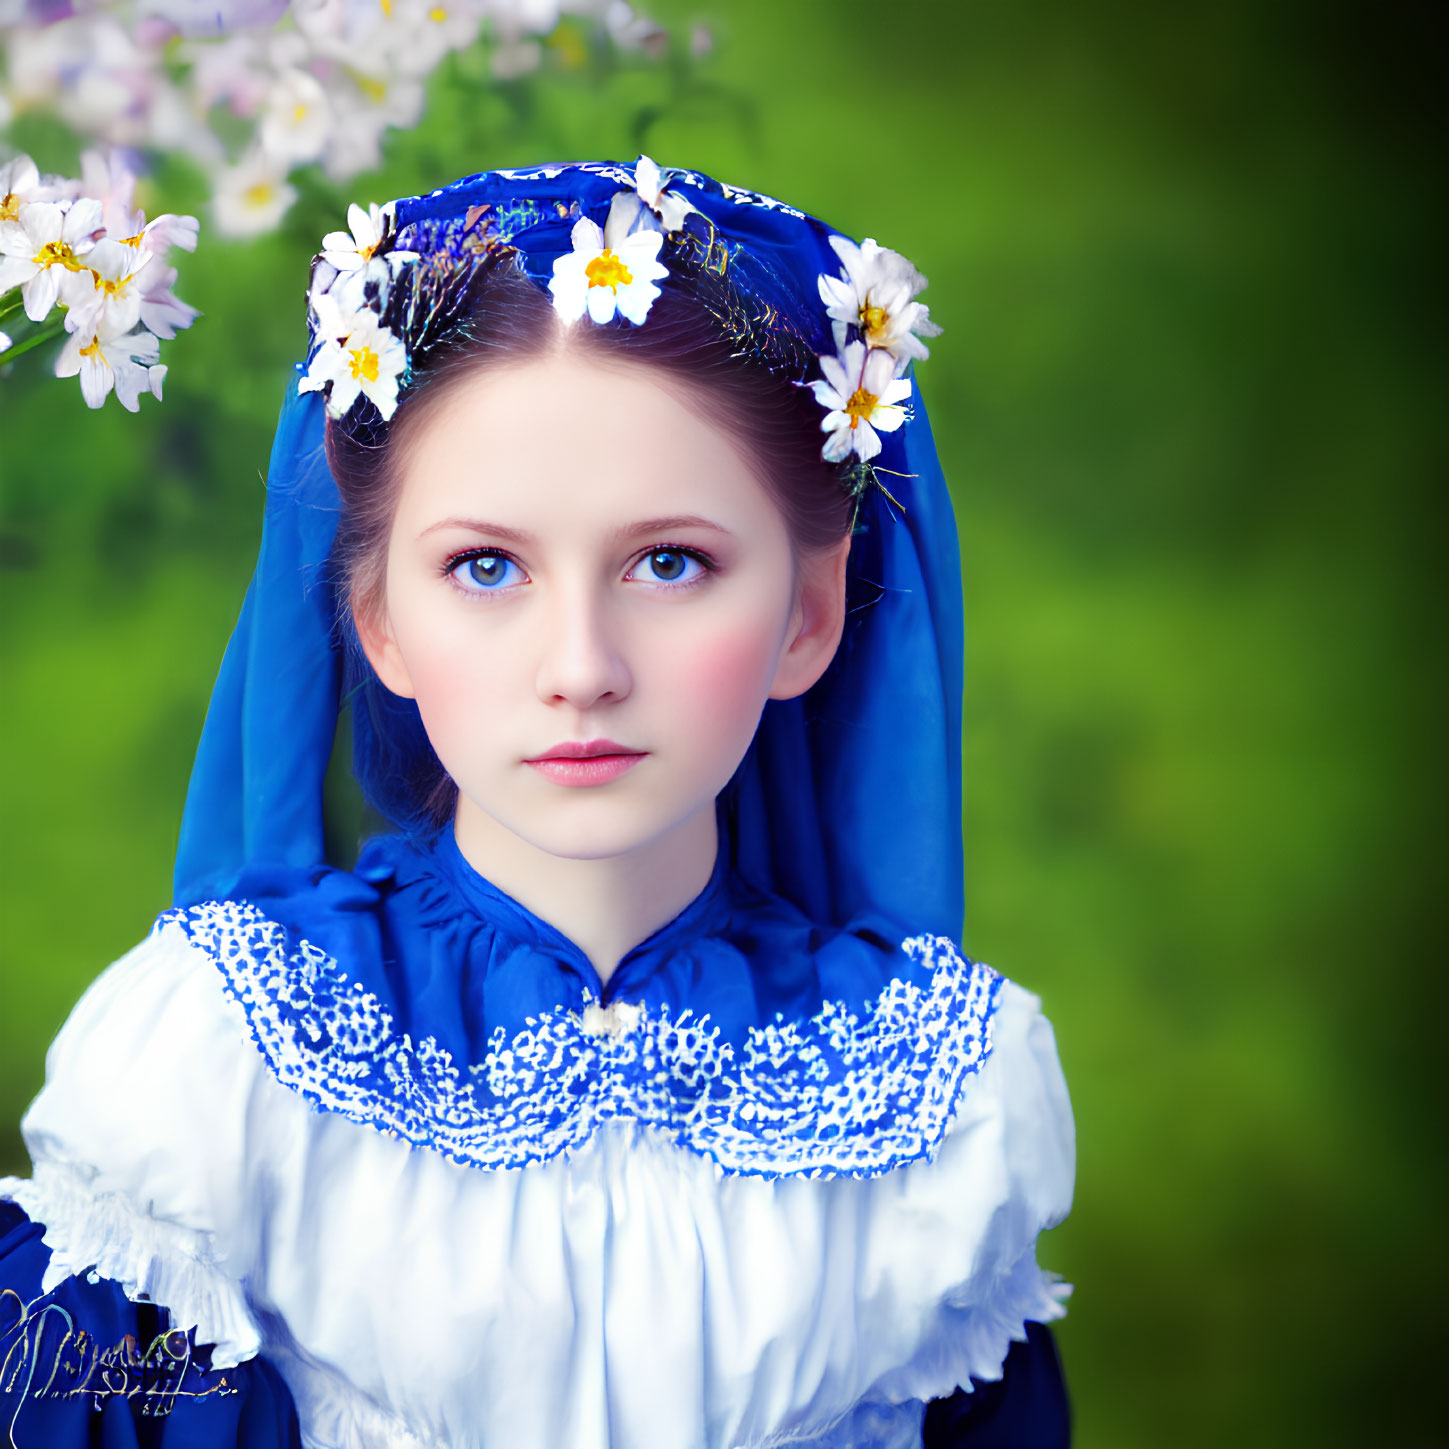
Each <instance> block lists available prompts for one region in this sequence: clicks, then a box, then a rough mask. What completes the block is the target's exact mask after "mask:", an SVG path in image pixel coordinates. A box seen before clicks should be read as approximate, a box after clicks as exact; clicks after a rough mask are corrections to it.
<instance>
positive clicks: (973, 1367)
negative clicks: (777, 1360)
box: [863, 1244, 1072, 1403]
mask: <svg viewBox="0 0 1449 1449" xmlns="http://www.w3.org/2000/svg"><path fill="white" fill-rule="evenodd" d="M971 1292H972V1301H971V1302H970V1303H969V1304H968V1305H963V1306H956V1305H953V1304H952V1303H951V1301H950V1299H949V1297H948V1298H947V1300H946V1301H945V1302H944V1303H942V1305H941V1307H940V1309H939V1310H938V1312H937V1314H936V1318H935V1321H934V1322H933V1323H932V1324H931V1326H930V1328H929V1329H928V1330H927V1332H926V1334H925V1336H924V1337H923V1339H922V1341H921V1343H920V1345H919V1347H918V1348H917V1350H916V1352H915V1353H914V1355H912V1357H911V1359H910V1360H909V1361H908V1362H907V1363H904V1364H902V1365H901V1366H900V1367H899V1368H897V1369H893V1370H891V1372H890V1373H889V1374H886V1375H885V1376H883V1377H882V1378H881V1379H879V1380H878V1381H877V1382H876V1383H875V1384H874V1385H873V1386H872V1388H871V1389H870V1391H868V1392H867V1393H866V1394H865V1395H864V1399H863V1401H868V1400H870V1399H872V1398H875V1397H880V1398H884V1399H887V1400H889V1401H890V1402H892V1403H899V1402H902V1401H904V1400H907V1399H938V1398H943V1397H945V1396H947V1395H949V1394H953V1393H955V1391H956V1390H957V1389H958V1388H964V1389H965V1390H966V1391H967V1392H968V1393H969V1392H971V1388H972V1385H971V1380H972V1379H978V1380H982V1381H985V1382H989V1381H992V1380H995V1379H999V1378H1000V1377H1001V1372H1002V1365H1003V1364H1004V1363H1005V1362H1006V1355H1007V1353H1008V1352H1009V1351H1010V1348H1011V1345H1012V1343H1013V1342H1021V1341H1024V1340H1025V1338H1026V1325H1027V1324H1028V1323H1052V1322H1054V1321H1055V1320H1056V1319H1059V1318H1065V1317H1066V1313H1067V1310H1066V1300H1067V1299H1068V1298H1069V1297H1070V1296H1071V1293H1072V1285H1071V1284H1070V1283H1063V1282H1062V1280H1061V1275H1060V1274H1059V1273H1051V1272H1048V1271H1047V1270H1046V1269H1045V1268H1041V1267H1039V1266H1038V1265H1037V1261H1036V1245H1035V1244H1033V1245H1032V1246H1031V1247H1030V1248H1028V1249H1027V1250H1026V1252H1024V1253H1023V1254H1022V1255H1021V1257H1019V1258H1018V1259H1017V1260H1016V1262H1015V1263H1013V1264H1012V1265H1011V1266H1010V1267H1009V1268H1007V1269H1005V1270H1004V1271H1003V1272H1002V1273H1001V1274H1000V1275H999V1276H998V1277H997V1278H996V1279H995V1280H994V1281H993V1282H992V1283H991V1284H990V1286H989V1287H987V1288H986V1289H985V1291H981V1290H980V1288H979V1286H978V1285H977V1284H976V1283H975V1282H973V1283H972V1284H971Z"/></svg>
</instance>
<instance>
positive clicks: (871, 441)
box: [855, 418, 880, 460]
mask: <svg viewBox="0 0 1449 1449" xmlns="http://www.w3.org/2000/svg"><path fill="white" fill-rule="evenodd" d="M855 451H856V452H857V453H858V454H859V455H860V457H861V458H862V459H863V460H869V459H871V458H874V457H875V455H876V454H877V453H879V452H880V439H879V438H878V437H877V436H876V432H875V429H874V428H873V427H871V425H870V424H869V423H868V422H866V420H865V419H864V418H862V419H861V420H860V421H859V422H858V423H857V424H856V425H855Z"/></svg>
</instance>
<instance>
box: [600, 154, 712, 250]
mask: <svg viewBox="0 0 1449 1449" xmlns="http://www.w3.org/2000/svg"><path fill="white" fill-rule="evenodd" d="M677 175H678V173H677V172H675V171H673V170H670V171H661V170H660V168H659V165H658V163H657V162H655V161H652V160H651V159H650V158H649V157H648V156H641V157H640V158H639V159H638V161H637V162H635V164H634V190H633V191H620V192H618V193H617V194H616V195H615V197H614V199H613V202H612V203H611V204H610V206H609V219H608V221H606V222H605V223H604V230H605V231H606V232H607V233H608V234H609V235H610V236H618V237H625V236H628V235H629V234H630V233H631V232H636V231H678V230H679V229H680V227H682V226H683V225H684V218H685V217H687V216H688V215H689V213H690V212H691V211H698V210H699V208H698V207H697V206H695V204H694V203H693V202H692V201H686V200H685V199H684V197H682V196H676V195H675V194H674V193H673V192H672V191H670V190H669V183H670V182H671V181H673V180H674V179H675V177H676V176H677Z"/></svg>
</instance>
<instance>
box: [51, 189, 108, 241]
mask: <svg viewBox="0 0 1449 1449" xmlns="http://www.w3.org/2000/svg"><path fill="white" fill-rule="evenodd" d="M105 225H106V223H105V214H104V212H103V211H102V209H101V204H100V202H99V201H97V200H96V199H95V197H93V196H83V197H81V199H80V200H79V201H74V202H72V203H71V207H70V210H69V211H68V212H66V214H65V221H64V222H63V224H62V226H61V235H62V236H63V237H64V238H65V239H66V241H68V242H69V243H70V245H71V247H72V248H73V249H74V250H75V251H76V252H83V251H85V250H87V248H88V245H89V243H90V242H91V241H92V240H93V239H94V238H95V235H96V233H97V232H102V231H104V230H105Z"/></svg>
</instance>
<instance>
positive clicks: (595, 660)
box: [538, 587, 634, 710]
mask: <svg viewBox="0 0 1449 1449" xmlns="http://www.w3.org/2000/svg"><path fill="white" fill-rule="evenodd" d="M542 614H543V619H542V623H543V637H542V640H541V642H540V649H539V663H538V694H539V698H540V699H542V700H543V701H544V702H545V703H547V704H571V705H573V706H574V707H575V708H576V709H581V710H583V709H590V708H592V707H593V706H594V705H597V704H600V703H604V702H611V701H618V700H621V699H625V698H627V697H628V694H629V691H630V690H631V689H632V688H633V683H634V681H633V676H632V675H631V673H630V671H629V666H628V663H627V662H626V660H625V658H624V651H623V649H622V648H621V642H622V641H621V640H620V639H619V638H618V637H617V636H618V630H617V628H616V627H615V625H614V621H613V620H612V619H611V618H610V617H609V609H608V605H607V603H606V601H605V600H603V599H601V598H599V597H598V596H597V595H596V594H594V593H593V592H592V591H591V590H589V589H587V588H585V587H572V588H560V590H559V591H558V593H557V594H556V595H555V597H554V598H553V599H552V600H551V601H550V607H548V608H547V609H545V610H543V611H542Z"/></svg>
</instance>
